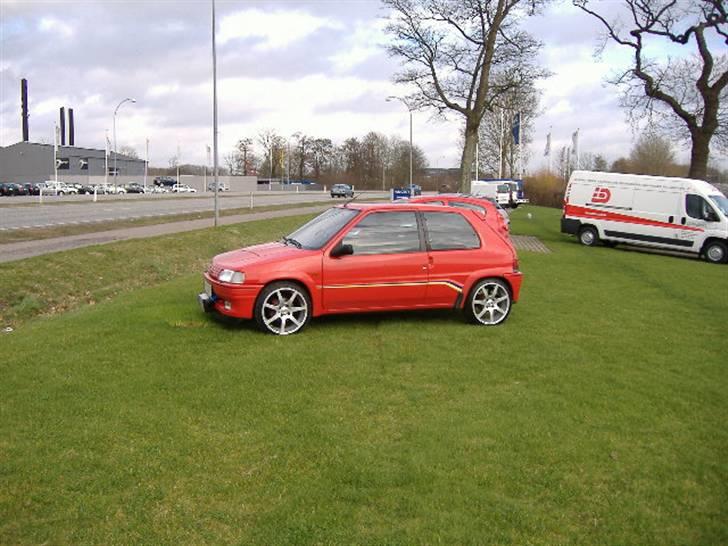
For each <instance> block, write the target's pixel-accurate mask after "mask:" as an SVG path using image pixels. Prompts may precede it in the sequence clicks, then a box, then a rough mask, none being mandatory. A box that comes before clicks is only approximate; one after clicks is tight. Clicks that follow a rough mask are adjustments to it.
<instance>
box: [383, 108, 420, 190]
mask: <svg viewBox="0 0 728 546" xmlns="http://www.w3.org/2000/svg"><path fill="white" fill-rule="evenodd" d="M392 100H398V101H400V102H401V103H402V104H404V105H405V106H406V107H407V110H408V111H409V123H410V142H409V143H410V145H409V156H410V157H409V189H410V195H411V196H412V197H414V192H413V191H412V107H411V106H410V105H409V103H408V102H407V101H406V100H405V99H403V98H402V97H395V96H389V97H387V102H391V101H392Z"/></svg>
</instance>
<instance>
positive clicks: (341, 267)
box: [200, 203, 522, 333]
mask: <svg viewBox="0 0 728 546" xmlns="http://www.w3.org/2000/svg"><path fill="white" fill-rule="evenodd" d="M336 209H343V210H346V211H348V212H346V215H347V217H348V215H351V216H352V218H351V219H350V220H348V221H347V222H346V223H345V224H344V225H343V227H341V229H339V230H338V231H337V232H336V233H335V234H333V236H331V237H330V239H328V240H327V241H326V242H325V243H324V244H323V245H322V246H321V247H320V248H312V249H307V248H298V247H297V246H295V245H293V244H290V239H289V240H288V242H286V241H285V240H284V241H280V242H273V243H266V244H261V245H255V246H251V247H247V248H242V249H239V250H234V251H231V252H226V253H224V254H220V255H218V256H216V257H215V258H214V259H213V260H212V264H211V265H210V266H209V268H208V269H207V271H206V272H205V273H204V280H205V283H206V291H207V296H205V295H204V294H200V298H201V300H200V302H201V303H202V304H203V308H204V309H205V310H206V311H210V310H215V311H217V312H218V313H220V314H223V315H227V316H231V317H238V318H244V319H250V318H256V320H257V319H258V318H259V315H261V314H262V313H263V310H262V307H261V305H267V306H269V307H271V308H272V307H273V306H272V305H269V303H267V302H268V300H266V302H264V303H261V300H260V298H261V297H262V294H266V295H267V294H268V292H270V290H265V289H266V287H270V286H272V284H273V283H278V284H280V283H291V284H292V285H293V286H300V287H301V288H302V289H303V291H305V293H307V296H308V298H310V306H311V309H310V310H308V311H307V315H306V320H308V316H309V315H310V316H314V317H316V316H320V315H325V314H335V313H352V312H367V311H390V310H408V309H438V308H463V306H464V305H465V302H466V301H467V297H468V294H470V293H471V291H472V289H473V287H474V286H475V285H476V283H478V282H479V281H481V280H482V279H498V280H499V282H502V284H504V286H506V287H507V291H509V295H510V298H511V300H510V301H512V302H516V301H518V297H519V292H520V288H521V279H522V274H521V272H520V271H519V270H518V258H517V255H516V251H515V248H514V247H513V245H512V244H511V242H510V239H509V238H508V237H503V236H502V234H500V233H498V231H499V228H495V227H494V226H493V225H492V223H490V222H484V221H483V219H482V217H481V216H480V215H479V214H478V213H477V212H475V211H473V210H469V209H462V208H457V209H456V208H449V207H448V208H447V210H446V211H445V209H444V207H442V206H438V205H427V204H415V203H411V204H390V203H386V204H363V203H362V204H357V203H349V204H347V205H342V206H339V207H334V209H330V211H327V212H331V210H336ZM387 212H395V213H405V212H411V213H414V214H413V215H412V217H413V218H415V217H416V218H417V219H418V220H417V226H418V227H419V234H420V235H419V239H418V243H419V247H418V248H413V249H412V250H410V251H403V252H393V253H374V254H362V255H357V254H356V253H355V254H350V255H342V256H333V255H332V252H334V249H337V248H342V245H343V242H344V241H345V240H351V239H352V237H354V236H355V235H357V234H360V233H362V232H364V231H366V230H365V229H364V228H363V227H362V226H365V225H366V224H367V223H372V220H374V219H376V220H377V221H381V219H386V218H387V216H377V217H375V218H373V219H370V220H369V221H368V222H364V221H365V220H366V219H367V218H368V217H369V216H371V215H375V214H381V213H387ZM443 212H445V213H446V214H456V215H459V216H461V217H462V218H463V219H464V220H465V221H466V222H467V224H468V225H469V226H470V227H471V228H472V230H473V231H474V232H475V234H476V235H477V238H478V240H479V244H478V248H467V249H444V250H436V249H433V248H431V239H432V240H434V237H435V235H434V231H432V234H431V232H430V231H429V228H428V227H427V226H425V227H423V224H424V220H423V219H427V222H428V226H429V223H433V222H435V221H439V219H440V218H442V217H441V216H437V215H435V216H433V215H432V213H440V214H442V213H443ZM341 214H344V213H343V212H342V213H341ZM322 216H323V215H322ZM492 216H493V217H496V216H499V215H498V213H497V212H496V211H495V209H494V210H493V214H492ZM408 217H409V216H408ZM390 218H394V217H392V216H390ZM433 218H434V219H435V220H432V219H433ZM450 220H456V219H454V218H449V219H448V221H450ZM458 222H460V221H459V220H458ZM461 224H462V222H460V224H459V225H461ZM307 225H308V224H307ZM305 227H306V226H304V227H303V228H301V230H303V229H304V228H305ZM406 227H407V229H418V228H416V227H415V228H413V227H412V226H411V225H409V224H408V225H407V226H406ZM426 230H427V231H426ZM433 230H434V228H433ZM299 231H300V230H299ZM296 233H298V232H294V234H292V235H295V234H296ZM423 234H426V236H425V235H423ZM441 236H442V237H445V238H447V237H448V236H449V235H448V233H444V234H441ZM426 237H427V238H426ZM284 239H285V238H284ZM294 242H295V241H294ZM415 244H417V243H415ZM454 244H455V245H457V244H458V243H457V241H455V242H454ZM345 246H348V245H345ZM357 252H358V251H357ZM334 253H335V252H334ZM225 270H227V274H229V273H230V272H240V273H241V274H242V275H244V282H242V284H233V283H231V282H222V281H221V280H220V279H219V276H220V274H221V272H223V271H225ZM278 284H276V286H278ZM280 299H281V298H280V296H279V300H280ZM270 301H272V302H273V303H274V304H276V305H278V306H279V307H280V304H281V301H278V302H276V301H275V300H270ZM510 301H509V302H508V303H509V310H510ZM256 306H258V307H257V311H256ZM256 312H257V313H258V316H256ZM274 333H279V332H274Z"/></svg>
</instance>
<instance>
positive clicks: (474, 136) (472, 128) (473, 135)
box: [458, 118, 478, 193]
mask: <svg viewBox="0 0 728 546" xmlns="http://www.w3.org/2000/svg"><path fill="white" fill-rule="evenodd" d="M477 144H478V123H477V122H473V121H471V120H470V119H467V118H466V121H465V146H463V155H462V158H461V160H460V187H459V188H458V191H459V192H460V193H470V181H471V180H472V177H473V176H472V173H471V170H472V168H473V161H474V160H475V146H476V145H477Z"/></svg>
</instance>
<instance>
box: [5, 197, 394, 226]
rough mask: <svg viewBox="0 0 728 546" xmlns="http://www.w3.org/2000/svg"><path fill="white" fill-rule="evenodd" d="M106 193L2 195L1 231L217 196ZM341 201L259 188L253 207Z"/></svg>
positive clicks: (241, 201)
mask: <svg viewBox="0 0 728 546" xmlns="http://www.w3.org/2000/svg"><path fill="white" fill-rule="evenodd" d="M388 195H389V194H388V193H384V192H367V193H366V198H368V199H372V198H382V197H387V196H388ZM114 197H115V196H104V198H103V199H99V200H98V202H96V203H94V202H93V196H90V195H79V196H73V197H70V198H68V197H64V198H58V197H44V199H43V204H40V203H39V199H38V197H5V198H1V199H0V231H5V230H11V229H30V228H42V227H52V226H62V225H67V224H86V223H95V222H109V221H115V220H129V219H135V218H147V217H155V216H171V215H177V214H190V213H195V212H202V211H211V210H212V208H213V201H214V198H213V196H212V195H211V194H209V193H208V194H189V195H181V194H175V195H153V196H150V195H126V196H123V197H119V198H114ZM319 201H320V202H332V203H335V202H341V201H342V200H341V199H338V200H337V199H332V198H331V197H330V195H329V194H328V193H324V192H301V193H293V192H290V193H289V192H285V193H284V192H257V193H253V207H254V208H255V207H262V206H270V205H289V204H297V203H313V202H319ZM219 205H220V209H221V210H225V209H240V208H248V207H250V194H249V193H244V194H242V193H241V194H230V193H226V194H224V195H222V194H221V195H220V199H219Z"/></svg>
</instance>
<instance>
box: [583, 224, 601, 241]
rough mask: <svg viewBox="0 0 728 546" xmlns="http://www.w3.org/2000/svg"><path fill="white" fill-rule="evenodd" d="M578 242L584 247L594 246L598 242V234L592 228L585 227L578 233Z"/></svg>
mask: <svg viewBox="0 0 728 546" xmlns="http://www.w3.org/2000/svg"><path fill="white" fill-rule="evenodd" d="M579 242H580V243H581V244H582V245H584V246H594V245H596V244H597V243H598V242H599V233H597V230H596V228H594V227H592V226H585V227H583V228H581V231H579Z"/></svg>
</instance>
